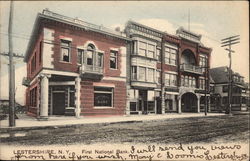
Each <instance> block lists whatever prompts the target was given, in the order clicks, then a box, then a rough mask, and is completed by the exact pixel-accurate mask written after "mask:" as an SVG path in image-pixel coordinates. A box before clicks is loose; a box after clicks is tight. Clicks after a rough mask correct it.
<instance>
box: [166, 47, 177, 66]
mask: <svg viewBox="0 0 250 161" xmlns="http://www.w3.org/2000/svg"><path fill="white" fill-rule="evenodd" d="M176 58H177V50H176V49H172V48H169V47H165V64H171V65H176V64H177V59H176Z"/></svg>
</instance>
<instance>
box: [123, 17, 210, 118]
mask: <svg viewBox="0 0 250 161" xmlns="http://www.w3.org/2000/svg"><path fill="white" fill-rule="evenodd" d="M125 32H126V34H127V37H128V38H131V39H132V42H131V43H130V45H129V47H128V51H130V52H129V53H128V54H127V55H128V61H129V66H128V69H127V70H128V71H130V73H129V72H128V77H127V78H128V79H127V81H128V87H127V91H128V93H127V94H128V99H127V102H128V103H127V105H128V107H127V113H130V114H143V113H144V114H147V113H158V114H160V113H167V112H179V113H181V112H200V111H204V106H205V96H207V98H208V97H209V79H207V78H209V68H210V57H211V51H212V49H211V48H207V47H205V46H204V45H203V44H202V43H201V42H200V40H201V35H198V34H195V33H193V32H190V31H187V30H185V29H183V28H179V29H178V30H177V31H176V35H170V34H167V33H164V32H161V31H158V30H155V29H153V28H150V27H147V26H145V25H142V24H139V23H136V22H134V21H129V22H128V23H127V24H126V28H125ZM129 75H130V76H129ZM208 100H209V98H208ZM208 103H209V101H208Z"/></svg>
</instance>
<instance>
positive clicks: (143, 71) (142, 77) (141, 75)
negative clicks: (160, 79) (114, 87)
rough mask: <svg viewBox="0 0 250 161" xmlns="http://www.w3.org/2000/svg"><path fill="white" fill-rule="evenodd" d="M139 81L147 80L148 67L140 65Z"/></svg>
mask: <svg viewBox="0 0 250 161" xmlns="http://www.w3.org/2000/svg"><path fill="white" fill-rule="evenodd" d="M139 81H144V82H145V81H146V68H145V67H139Z"/></svg>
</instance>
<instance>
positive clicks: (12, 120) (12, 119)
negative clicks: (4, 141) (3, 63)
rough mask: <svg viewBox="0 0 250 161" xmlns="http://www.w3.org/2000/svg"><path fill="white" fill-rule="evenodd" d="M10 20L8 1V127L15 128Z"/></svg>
mask: <svg viewBox="0 0 250 161" xmlns="http://www.w3.org/2000/svg"><path fill="white" fill-rule="evenodd" d="M12 20H13V1H10V15H9V29H8V37H9V64H10V68H9V72H10V74H9V77H10V79H9V126H10V127H13V126H16V120H15V98H14V97H15V69H14V64H13V44H12Z"/></svg>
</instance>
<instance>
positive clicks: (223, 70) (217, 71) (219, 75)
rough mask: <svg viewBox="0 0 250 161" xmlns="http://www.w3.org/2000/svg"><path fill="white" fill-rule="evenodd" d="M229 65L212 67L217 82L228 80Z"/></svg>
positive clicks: (212, 73) (212, 74) (211, 71)
mask: <svg viewBox="0 0 250 161" xmlns="http://www.w3.org/2000/svg"><path fill="white" fill-rule="evenodd" d="M227 71H228V67H226V66H223V67H217V68H211V69H210V75H211V77H212V79H213V80H214V82H215V83H225V82H228V72H227Z"/></svg>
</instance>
